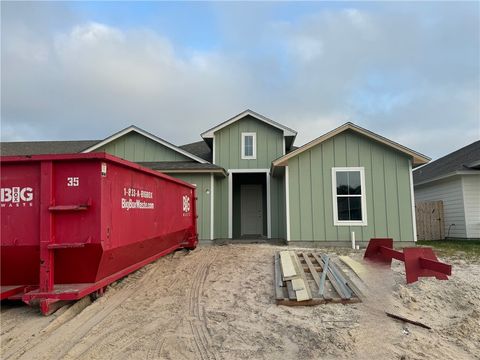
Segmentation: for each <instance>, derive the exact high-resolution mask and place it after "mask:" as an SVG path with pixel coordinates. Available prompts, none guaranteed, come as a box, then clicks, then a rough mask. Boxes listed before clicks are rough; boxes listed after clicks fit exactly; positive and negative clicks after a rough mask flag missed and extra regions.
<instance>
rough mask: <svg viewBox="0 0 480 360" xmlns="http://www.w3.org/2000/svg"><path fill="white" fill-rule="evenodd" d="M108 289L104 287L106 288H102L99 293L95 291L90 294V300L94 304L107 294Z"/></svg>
mask: <svg viewBox="0 0 480 360" xmlns="http://www.w3.org/2000/svg"><path fill="white" fill-rule="evenodd" d="M106 289H107V287H106V286H104V287H101V288H100V289H98V290H97V291H94V292H92V293H90V300H92V302H93V301H95V300H97V299H99V298H101V297H102V296H103V295H104V294H105V290H106Z"/></svg>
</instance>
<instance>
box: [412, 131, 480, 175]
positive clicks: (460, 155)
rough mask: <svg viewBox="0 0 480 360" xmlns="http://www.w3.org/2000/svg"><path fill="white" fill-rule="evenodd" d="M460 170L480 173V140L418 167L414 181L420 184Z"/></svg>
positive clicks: (414, 173)
mask: <svg viewBox="0 0 480 360" xmlns="http://www.w3.org/2000/svg"><path fill="white" fill-rule="evenodd" d="M458 172H476V173H480V140H478V141H475V142H473V143H471V144H469V145H467V146H464V147H463V148H461V149H458V150H456V151H454V152H452V153H450V154H448V155H445V156H443V157H441V158H440V159H437V160H435V161H432V162H431V163H430V164H428V165H425V166H422V167H421V168H419V169H416V170H415V171H414V172H413V183H414V184H415V185H419V184H421V183H426V182H430V181H434V180H437V179H439V178H444V177H447V176H450V175H455V174H457V173H458Z"/></svg>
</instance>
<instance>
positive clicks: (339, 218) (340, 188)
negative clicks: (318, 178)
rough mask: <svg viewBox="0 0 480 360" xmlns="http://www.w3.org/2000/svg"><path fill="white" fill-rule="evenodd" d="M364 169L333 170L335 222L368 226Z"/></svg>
mask: <svg viewBox="0 0 480 360" xmlns="http://www.w3.org/2000/svg"><path fill="white" fill-rule="evenodd" d="M364 184H365V171H364V168H363V167H351V168H348V167H347V168H332V185H333V222H334V224H335V225H367V212H366V201H365V185H364Z"/></svg>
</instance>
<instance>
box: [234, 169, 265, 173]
mask: <svg viewBox="0 0 480 360" xmlns="http://www.w3.org/2000/svg"><path fill="white" fill-rule="evenodd" d="M231 172H233V173H263V172H268V173H269V172H270V169H228V173H231Z"/></svg>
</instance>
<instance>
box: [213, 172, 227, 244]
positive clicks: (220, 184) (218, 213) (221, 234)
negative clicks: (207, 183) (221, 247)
mask: <svg viewBox="0 0 480 360" xmlns="http://www.w3.org/2000/svg"><path fill="white" fill-rule="evenodd" d="M214 203H215V206H214V212H215V215H214V219H215V224H214V228H215V233H214V237H215V239H226V238H228V178H218V179H217V178H216V179H215V197H214Z"/></svg>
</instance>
